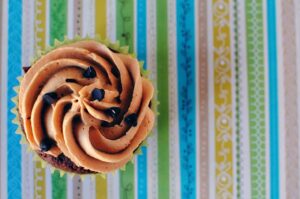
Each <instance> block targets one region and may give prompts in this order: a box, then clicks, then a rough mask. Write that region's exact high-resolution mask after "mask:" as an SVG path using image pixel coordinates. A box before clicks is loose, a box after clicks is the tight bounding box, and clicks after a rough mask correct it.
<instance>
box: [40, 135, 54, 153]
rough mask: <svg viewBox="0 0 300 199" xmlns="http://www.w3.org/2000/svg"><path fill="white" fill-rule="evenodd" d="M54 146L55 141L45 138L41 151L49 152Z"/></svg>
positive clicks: (41, 144)
mask: <svg viewBox="0 0 300 199" xmlns="http://www.w3.org/2000/svg"><path fill="white" fill-rule="evenodd" d="M53 145H54V141H53V140H52V139H51V138H44V139H42V141H41V143H40V149H41V151H42V152H45V151H49V150H50V149H51V148H52V146H53Z"/></svg>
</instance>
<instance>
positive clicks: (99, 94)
mask: <svg viewBox="0 0 300 199" xmlns="http://www.w3.org/2000/svg"><path fill="white" fill-rule="evenodd" d="M104 96H105V91H104V90H103V89H99V88H95V89H94V90H93V91H92V100H98V101H101V100H103V98H104Z"/></svg>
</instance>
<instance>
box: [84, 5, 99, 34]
mask: <svg viewBox="0 0 300 199" xmlns="http://www.w3.org/2000/svg"><path fill="white" fill-rule="evenodd" d="M90 1H91V3H90V4H89V17H90V21H89V23H90V24H89V33H90V34H89V35H90V36H91V37H95V4H96V3H95V0H90ZM96 1H97V0H96ZM83 2H85V1H83ZM83 4H84V3H83ZM83 23H84V21H83Z"/></svg>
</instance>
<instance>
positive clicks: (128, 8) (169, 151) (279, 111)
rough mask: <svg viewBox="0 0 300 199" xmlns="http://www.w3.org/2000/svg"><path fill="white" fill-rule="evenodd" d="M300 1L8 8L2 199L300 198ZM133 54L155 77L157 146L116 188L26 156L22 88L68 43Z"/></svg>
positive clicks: (164, 0) (66, 1) (64, 3)
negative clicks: (107, 44)
mask: <svg viewBox="0 0 300 199" xmlns="http://www.w3.org/2000/svg"><path fill="white" fill-rule="evenodd" d="M299 10H300V0H266V1H263V0H30V1H29V0H0V27H1V31H0V44H1V45H0V57H1V63H0V66H1V68H0V70H1V77H0V79H1V83H0V86H1V92H0V99H1V101H0V104H1V109H0V111H1V123H0V124H1V128H0V129H1V135H0V136H1V137H0V142H1V153H0V178H1V183H0V185H1V186H0V198H1V199H2V198H3V199H5V198H8V199H17V198H24V199H28V198H29V199H30V198H41V199H52V198H53V199H72V198H76V199H85V198H88V199H107V198H109V199H118V198H121V199H133V198H140V199H147V198H148V199H155V198H159V199H167V198H172V199H176V198H182V199H189V198H191V199H192V198H200V199H208V198H210V199H215V198H216V199H231V198H236V199H248V198H249V199H250V198H253V199H264V198H271V199H279V198H288V199H290V198H291V199H293V198H295V199H298V198H300V114H299V113H300V105H299V104H298V103H299V102H300V101H299V100H300V78H298V74H300V12H299ZM75 35H79V36H82V37H85V36H91V37H94V36H95V35H100V36H101V37H102V38H106V37H107V38H109V39H110V40H112V41H117V40H118V41H120V43H121V44H122V45H128V46H129V50H130V52H134V53H135V54H136V55H137V57H138V58H139V59H140V60H144V62H145V64H144V67H145V68H147V69H148V70H150V71H151V75H150V77H151V79H152V80H153V82H154V85H155V87H156V88H157V90H158V92H157V99H158V101H159V102H160V104H159V107H158V112H159V116H158V118H157V125H156V127H155V129H154V130H153V133H152V135H151V136H150V137H149V138H148V142H147V143H148V144H147V145H148V146H147V147H143V148H142V155H139V156H137V157H136V158H135V160H134V163H133V164H130V166H128V167H127V170H126V171H118V172H115V173H112V174H109V175H107V177H106V178H102V177H100V176H97V177H90V176H88V177H85V178H84V179H82V178H80V177H78V176H71V175H64V176H60V175H59V173H58V172H54V173H53V172H52V171H51V170H50V168H48V167H46V168H43V167H42V165H41V164H40V163H37V162H35V161H34V158H33V155H32V154H30V153H28V150H27V147H26V146H24V145H20V144H19V143H20V142H23V141H22V140H21V137H20V136H19V135H17V134H15V132H16V129H17V126H16V125H15V124H13V123H12V119H13V118H14V115H13V113H11V112H10V109H11V108H13V106H14V104H13V102H12V101H11V98H12V97H14V96H15V92H14V87H15V86H16V85H17V84H18V81H17V79H16V77H18V76H19V75H21V74H22V70H21V67H22V66H26V65H30V62H31V58H32V57H33V55H34V54H35V53H37V52H38V51H40V50H43V49H45V48H46V47H47V46H49V45H53V44H54V42H55V40H56V39H57V40H63V39H64V37H68V38H74V37H75Z"/></svg>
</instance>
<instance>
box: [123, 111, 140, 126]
mask: <svg viewBox="0 0 300 199" xmlns="http://www.w3.org/2000/svg"><path fill="white" fill-rule="evenodd" d="M137 118H138V115H137V114H136V113H132V114H130V115H127V116H126V117H125V119H124V121H125V122H126V124H128V125H129V126H136V125H137Z"/></svg>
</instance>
